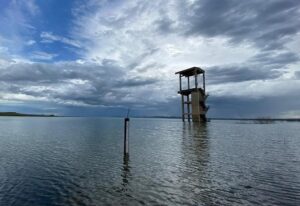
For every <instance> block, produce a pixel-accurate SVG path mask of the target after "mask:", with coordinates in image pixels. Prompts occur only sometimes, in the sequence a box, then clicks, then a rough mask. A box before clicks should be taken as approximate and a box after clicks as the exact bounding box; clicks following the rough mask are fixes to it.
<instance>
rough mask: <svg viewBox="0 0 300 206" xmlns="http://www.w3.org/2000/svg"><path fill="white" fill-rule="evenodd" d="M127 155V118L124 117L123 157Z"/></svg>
mask: <svg viewBox="0 0 300 206" xmlns="http://www.w3.org/2000/svg"><path fill="white" fill-rule="evenodd" d="M128 155H129V118H128V117H126V118H125V119H124V157H126V156H128Z"/></svg>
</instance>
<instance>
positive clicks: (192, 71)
mask: <svg viewBox="0 0 300 206" xmlns="http://www.w3.org/2000/svg"><path fill="white" fill-rule="evenodd" d="M175 74H179V91H178V94H180V95H181V110H182V121H185V119H187V120H188V121H191V119H192V120H193V122H206V121H207V119H206V112H207V110H208V108H209V107H208V106H206V104H205V100H206V98H207V96H208V95H207V94H206V93H205V71H204V70H203V69H201V68H199V67H192V68H189V69H185V70H182V71H179V72H176V73H175ZM201 74H202V83H203V84H202V87H199V86H198V75H201ZM182 77H185V79H187V82H186V84H184V83H183V81H182ZM192 77H194V78H193V79H192ZM191 81H193V82H194V84H193V85H192V86H191V84H190V83H191ZM184 87H185V88H184Z"/></svg>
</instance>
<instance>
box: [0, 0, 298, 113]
mask: <svg viewBox="0 0 300 206" xmlns="http://www.w3.org/2000/svg"><path fill="white" fill-rule="evenodd" d="M299 60H300V1H299V0H265V1H261V0H251V1H241V0H185V1H184V0H153V1H144V0H129V1H123V0H64V1H60V0H48V1H37V0H36V1H34V0H0V105H1V106H0V111H17V112H24V113H51V114H59V115H85V116H86V115H104V116H122V115H125V113H126V110H127V108H128V107H130V108H131V109H132V113H133V115H179V114H180V104H179V103H180V97H179V96H178V95H177V90H178V77H177V76H176V75H175V74H174V73H175V72H176V71H178V70H181V69H186V68H188V67H191V66H199V67H201V68H203V69H204V70H206V77H207V91H208V92H209V94H210V96H209V98H208V104H209V105H210V111H209V116H210V117H266V116H269V117H300V62H299Z"/></svg>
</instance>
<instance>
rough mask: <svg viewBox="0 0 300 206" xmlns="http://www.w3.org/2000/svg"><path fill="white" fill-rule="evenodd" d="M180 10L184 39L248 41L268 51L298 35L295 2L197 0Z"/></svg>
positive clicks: (298, 5)
mask: <svg viewBox="0 0 300 206" xmlns="http://www.w3.org/2000/svg"><path fill="white" fill-rule="evenodd" d="M182 7H183V8H185V10H183V11H182V16H183V19H184V29H185V32H184V33H185V35H188V36H190V35H203V36H207V37H216V36H224V37H229V38H230V39H231V41H232V42H241V41H249V42H252V43H254V44H255V45H256V46H257V47H259V48H260V49H265V50H272V49H277V48H281V47H282V46H283V43H284V42H286V41H288V40H289V38H290V37H291V36H292V35H294V34H296V33H297V32H299V31H300V21H299V17H300V12H299V9H300V4H299V2H298V1H297V0H270V1H263V2H262V1H260V0H253V1H239V0H224V1H218V0H201V1H195V2H194V3H193V4H192V5H190V6H185V5H183V6H182ZM171 23H172V22H170V24H171Z"/></svg>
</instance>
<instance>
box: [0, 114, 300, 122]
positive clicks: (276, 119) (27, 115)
mask: <svg viewBox="0 0 300 206" xmlns="http://www.w3.org/2000/svg"><path fill="white" fill-rule="evenodd" d="M0 117H89V116H56V115H53V114H49V115H47V114H23V113H18V112H0ZM90 117H102V116H90ZM103 117H108V116H103ZM117 118H122V116H120V117H117ZM131 118H149V119H151V118H152V119H154V118H158V119H181V117H177V116H131ZM208 120H231V121H232V120H233V121H234V120H235V121H256V122H263V123H271V122H278V121H285V122H300V118H222V117H212V118H208Z"/></svg>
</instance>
